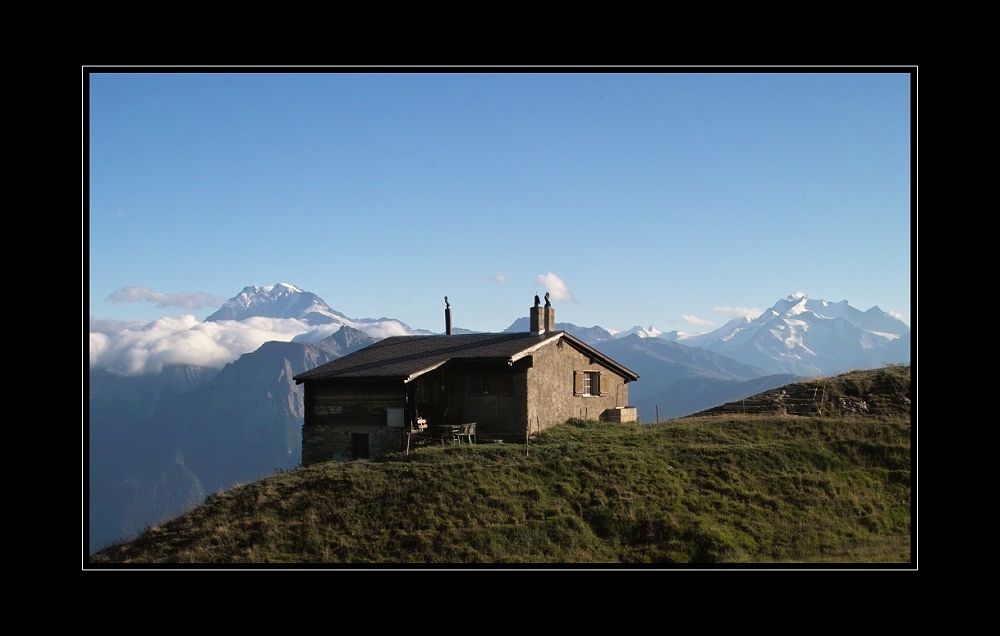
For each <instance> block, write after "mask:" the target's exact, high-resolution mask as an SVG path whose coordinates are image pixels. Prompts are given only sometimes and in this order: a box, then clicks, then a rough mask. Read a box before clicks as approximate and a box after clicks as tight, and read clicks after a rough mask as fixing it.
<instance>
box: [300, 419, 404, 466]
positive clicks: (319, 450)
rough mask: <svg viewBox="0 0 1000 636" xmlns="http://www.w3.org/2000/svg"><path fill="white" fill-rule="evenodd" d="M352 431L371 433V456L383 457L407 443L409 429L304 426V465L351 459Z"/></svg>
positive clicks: (369, 441) (382, 426) (323, 425)
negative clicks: (407, 430) (406, 431)
mask: <svg viewBox="0 0 1000 636" xmlns="http://www.w3.org/2000/svg"><path fill="white" fill-rule="evenodd" d="M352 434H366V435H368V457H369V459H381V458H382V457H383V456H384V455H385V454H386V453H388V452H391V451H398V450H402V449H403V448H405V447H406V433H405V429H402V428H390V427H388V426H386V425H384V424H383V425H381V426H366V425H363V424H359V425H355V426H351V425H343V424H339V425H329V424H316V425H313V426H304V427H302V465H303V466H307V465H309V464H316V463H319V462H328V461H350V460H352V459H359V458H356V457H352V453H351V448H352V437H351V436H352Z"/></svg>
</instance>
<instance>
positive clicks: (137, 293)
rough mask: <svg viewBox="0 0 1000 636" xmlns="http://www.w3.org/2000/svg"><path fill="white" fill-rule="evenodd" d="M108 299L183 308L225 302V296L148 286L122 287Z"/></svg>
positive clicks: (215, 305) (215, 304) (196, 307)
mask: <svg viewBox="0 0 1000 636" xmlns="http://www.w3.org/2000/svg"><path fill="white" fill-rule="evenodd" d="M108 300H110V301H111V302H116V303H138V302H149V303H155V304H156V306H157V307H182V308H184V309H201V308H202V307H206V306H207V307H218V306H219V305H221V304H222V303H224V302H226V299H225V298H220V297H218V296H215V295H213V294H206V293H205V292H180V293H179V294H167V293H165V292H158V291H156V290H153V289H150V288H149V287H122V288H121V289H118V290H116V291H115V292H114V293H113V294H111V295H110V296H108Z"/></svg>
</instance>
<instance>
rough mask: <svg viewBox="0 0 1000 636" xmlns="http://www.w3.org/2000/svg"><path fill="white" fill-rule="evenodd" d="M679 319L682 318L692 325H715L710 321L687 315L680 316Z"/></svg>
mask: <svg viewBox="0 0 1000 636" xmlns="http://www.w3.org/2000/svg"><path fill="white" fill-rule="evenodd" d="M681 318H683V319H684V320H685V321H686V322H689V323H691V324H692V325H714V324H715V323H714V322H712V321H711V320H705V319H704V318H699V317H698V316H688V315H685V314H681Z"/></svg>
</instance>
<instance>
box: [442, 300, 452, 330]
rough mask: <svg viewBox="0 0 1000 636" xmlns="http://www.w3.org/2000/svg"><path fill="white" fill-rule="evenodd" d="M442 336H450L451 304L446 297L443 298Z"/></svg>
mask: <svg viewBox="0 0 1000 636" xmlns="http://www.w3.org/2000/svg"><path fill="white" fill-rule="evenodd" d="M444 335H446V336H450V335H451V303H449V302H448V297H447V296H445V297H444Z"/></svg>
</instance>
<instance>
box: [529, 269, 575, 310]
mask: <svg viewBox="0 0 1000 636" xmlns="http://www.w3.org/2000/svg"><path fill="white" fill-rule="evenodd" d="M535 284H536V285H542V286H543V287H545V289H547V290H548V291H549V295H550V296H551V297H552V300H558V301H565V302H570V303H575V302H576V298H574V297H573V294H572V293H571V292H570V291H569V287H567V286H566V283H564V282H563V280H562V279H561V278H559V277H558V276H556V275H555V274H553V273H552V272H549V273H548V274H545V275H544V276H543V275H541V274H539V275H538V278H536V279H535Z"/></svg>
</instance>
